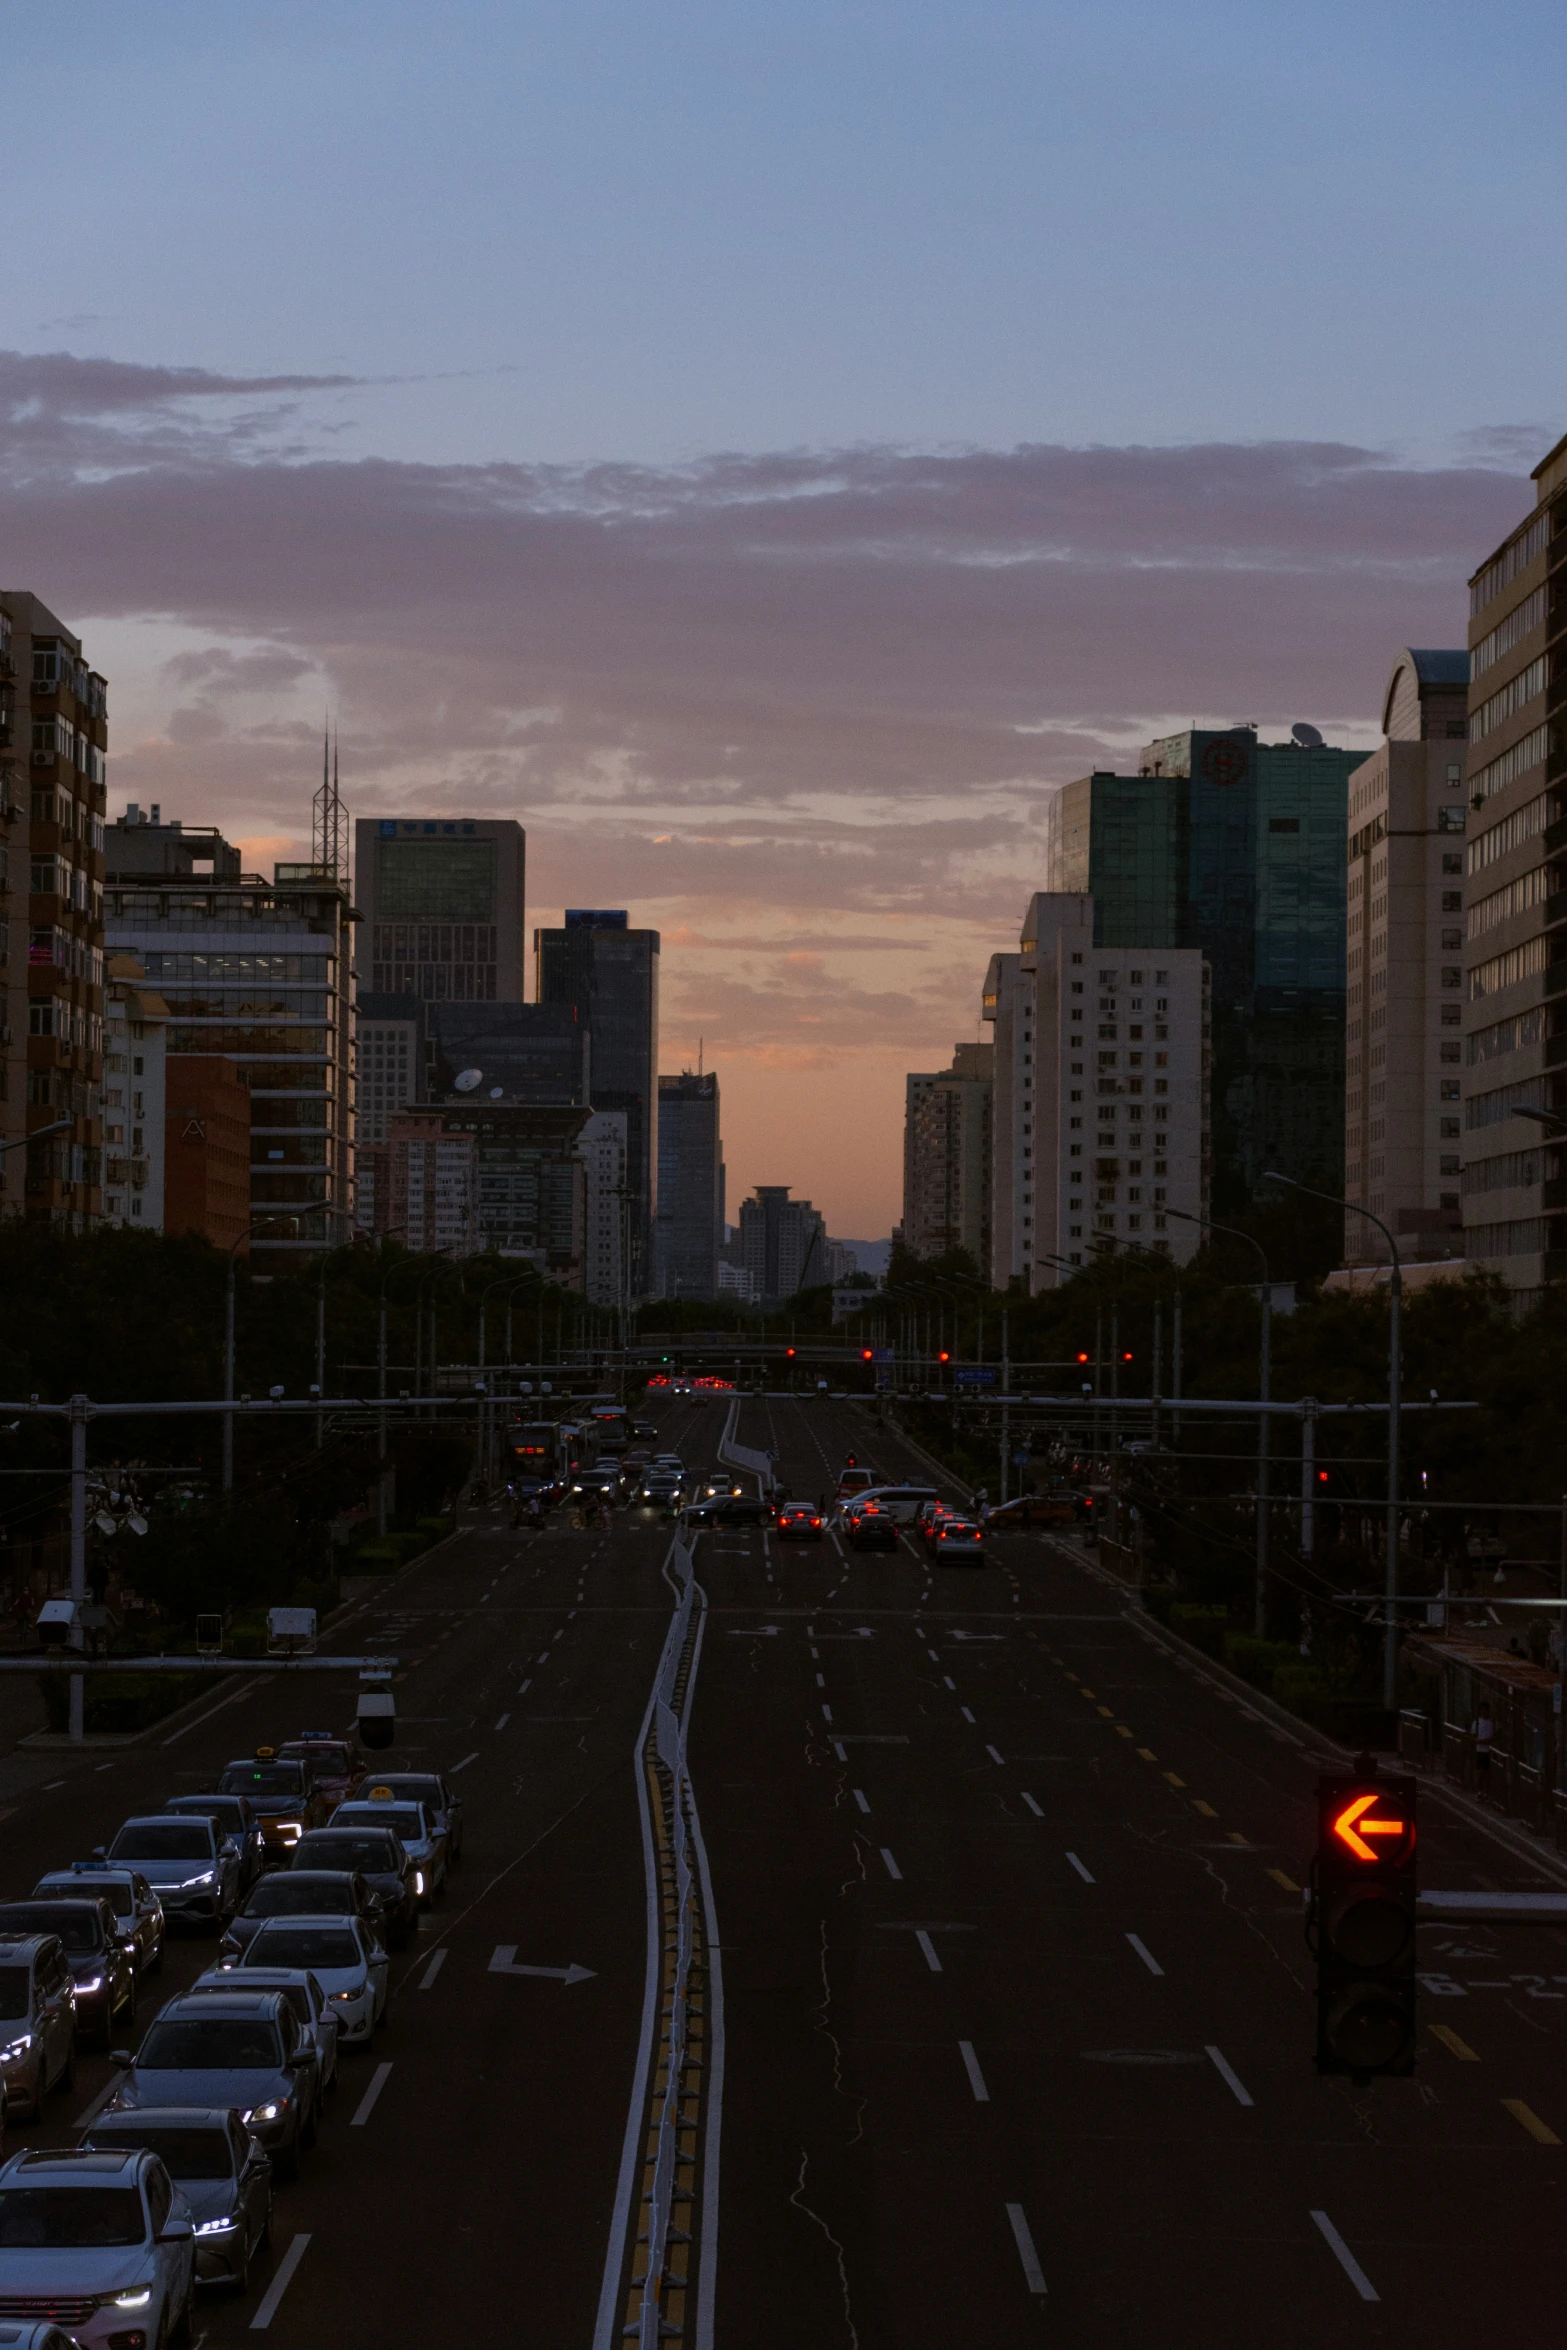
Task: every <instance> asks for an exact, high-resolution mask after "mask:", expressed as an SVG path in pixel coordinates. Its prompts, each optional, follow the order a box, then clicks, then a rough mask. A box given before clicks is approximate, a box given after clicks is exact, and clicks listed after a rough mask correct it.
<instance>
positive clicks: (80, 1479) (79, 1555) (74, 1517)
mask: <svg viewBox="0 0 1567 2350" xmlns="http://www.w3.org/2000/svg"><path fill="white" fill-rule="evenodd" d="M229 1359H230V1361H231V1362H232V1360H233V1356H232V1352H231V1354H230V1358H229ZM69 1408H70V1415H71V1609H72V1614H73V1619H74V1620H73V1622H72V1625H71V1646H72V1647H73V1648H80V1647H81V1646H82V1643H83V1640H84V1639H85V1637H86V1635H85V1634H84V1632H83V1630H82V1626H81V1621H80V1618H81V1611H82V1609H83V1607H85V1605H86V1604H87V1398H86V1396H85V1395H73V1396H72V1398H71V1401H70V1407H69ZM233 1425H234V1423H233V1419H232V1417H230V1418H228V1419H226V1420H225V1421H224V1426H225V1427H226V1428H232V1426H233ZM83 1701H84V1684H83V1680H82V1676H81V1674H80V1673H73V1674H72V1675H71V1719H70V1734H71V1736H72V1738H73V1739H74V1740H76V1741H77V1743H78V1744H80V1741H81V1737H82V1729H83V1712H84V1703H83Z"/></svg>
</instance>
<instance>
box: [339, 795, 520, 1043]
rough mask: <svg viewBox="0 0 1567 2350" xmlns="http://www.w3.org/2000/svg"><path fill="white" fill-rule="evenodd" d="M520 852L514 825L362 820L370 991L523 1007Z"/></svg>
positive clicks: (360, 855)
mask: <svg viewBox="0 0 1567 2350" xmlns="http://www.w3.org/2000/svg"><path fill="white" fill-rule="evenodd" d="M526 848H527V844H526V841H525V838H524V835H523V830H522V826H521V825H520V824H514V823H512V822H511V821H510V819H505V820H499V821H497V820H487V819H483V818H480V817H418V818H410V817H401V816H399V817H376V816H362V817H361V818H360V819H359V820H358V822H357V823H356V824H355V826H354V890H355V896H356V898H357V901H358V905H359V910H360V913H361V914H362V916H363V932H362V940H361V945H360V948H359V975H360V978H361V980H362V981H364V982H365V983H366V984H367V985H368V986H369V988H370V991H371V993H372V994H374V995H416V996H422V997H423V998H424V999H425V1000H426V1001H427V1002H430V1003H454V1004H494V1003H520V1002H521V1000H522V998H523V996H524V994H525V993H526V990H525V988H524V986H523V978H524V971H525V964H526V953H527V929H526V925H525V923H524V920H523V886H524V881H525V878H526Z"/></svg>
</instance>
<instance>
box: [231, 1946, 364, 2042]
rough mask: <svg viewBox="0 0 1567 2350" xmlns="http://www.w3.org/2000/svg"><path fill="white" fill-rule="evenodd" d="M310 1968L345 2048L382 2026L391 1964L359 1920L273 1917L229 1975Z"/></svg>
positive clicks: (235, 1978)
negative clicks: (266, 1969)
mask: <svg viewBox="0 0 1567 2350" xmlns="http://www.w3.org/2000/svg"><path fill="white" fill-rule="evenodd" d="M252 1967H308V1969H309V1970H310V1972H311V1974H313V1975H314V1976H315V1978H316V1981H317V1982H318V1983H319V1984H320V1986H321V1988H322V1990H323V1991H324V1992H325V1993H326V1995H327V1997H328V1998H329V1999H330V2000H331V2002H332V2009H333V2013H334V2014H335V2015H336V2017H337V2028H338V2035H339V2038H340V2039H341V2041H342V2044H343V2046H344V2047H345V2048H351V2047H353V2046H354V2044H355V2043H356V2042H358V2041H363V2040H368V2039H369V2038H370V2036H371V2034H372V2033H373V2032H374V2031H376V2030H377V2029H378V2028H379V2026H380V2025H381V2024H382V2023H383V2022H384V2021H385V2017H386V2004H387V2000H388V1998H389V1996H390V1993H391V1968H392V1962H391V1960H390V1959H389V1958H388V1957H387V1955H386V1950H385V1946H384V1945H383V1944H382V1942H381V1941H380V1939H379V1937H378V1936H376V1935H373V1934H371V1933H369V1932H368V1931H367V1930H366V1928H365V1926H364V1924H363V1921H362V1920H360V1919H358V1918H334V1917H314V1918H311V1917H304V1918H271V1919H269V1920H268V1922H267V1924H266V1925H264V1926H263V1927H262V1929H261V1931H260V1933H259V1934H257V1936H256V1937H255V1939H254V1941H252V1942H251V1944H250V1946H249V1947H248V1949H247V1950H246V1951H245V1953H244V1956H243V1957H242V1958H241V1959H240V1961H239V1963H238V1965H237V1966H235V1967H234V1968H233V1970H232V1979H233V1980H235V1981H239V1980H241V1979H242V1978H243V1977H244V1976H245V1975H247V1974H249V1972H250V1970H251V1968H252Z"/></svg>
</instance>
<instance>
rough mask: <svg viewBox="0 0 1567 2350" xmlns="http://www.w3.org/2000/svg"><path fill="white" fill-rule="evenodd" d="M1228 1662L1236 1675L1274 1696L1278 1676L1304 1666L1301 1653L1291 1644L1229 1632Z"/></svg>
mask: <svg viewBox="0 0 1567 2350" xmlns="http://www.w3.org/2000/svg"><path fill="white" fill-rule="evenodd" d="M1224 1661H1225V1663H1226V1664H1227V1665H1228V1666H1229V1668H1230V1671H1231V1672H1232V1673H1238V1674H1239V1675H1240V1677H1241V1679H1242V1680H1243V1681H1249V1682H1250V1683H1251V1685H1252V1687H1253V1689H1260V1690H1261V1691H1262V1692H1263V1695H1264V1696H1271V1695H1272V1694H1274V1692H1275V1690H1276V1688H1277V1681H1278V1675H1279V1674H1280V1673H1281V1672H1286V1671H1288V1669H1289V1667H1290V1666H1291V1665H1295V1664H1298V1663H1299V1662H1300V1651H1299V1650H1298V1649H1297V1648H1295V1647H1294V1646H1293V1645H1292V1644H1291V1643H1290V1642H1289V1641H1288V1640H1259V1639H1257V1638H1256V1636H1255V1634H1253V1633H1251V1632H1227V1633H1226V1634H1225V1637H1224Z"/></svg>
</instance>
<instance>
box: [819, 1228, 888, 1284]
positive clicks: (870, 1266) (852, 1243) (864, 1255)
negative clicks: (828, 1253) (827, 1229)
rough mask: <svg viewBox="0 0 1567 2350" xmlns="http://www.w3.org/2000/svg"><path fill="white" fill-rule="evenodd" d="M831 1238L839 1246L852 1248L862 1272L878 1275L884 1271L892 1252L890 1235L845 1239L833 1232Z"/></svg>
mask: <svg viewBox="0 0 1567 2350" xmlns="http://www.w3.org/2000/svg"><path fill="white" fill-rule="evenodd" d="M833 1238H834V1239H835V1240H837V1242H838V1245H839V1247H840V1248H852V1249H853V1251H854V1254H855V1257H856V1259H857V1260H858V1263H859V1268H860V1271H861V1272H862V1273H875V1274H877V1275H880V1274H882V1273H885V1272H886V1270H887V1259H888V1258H889V1257H890V1256H891V1254H892V1240H891V1237H890V1236H889V1237H888V1238H887V1239H886V1240H846V1239H844V1238H843V1237H842V1236H841V1235H840V1234H838V1233H834V1235H833Z"/></svg>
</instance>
